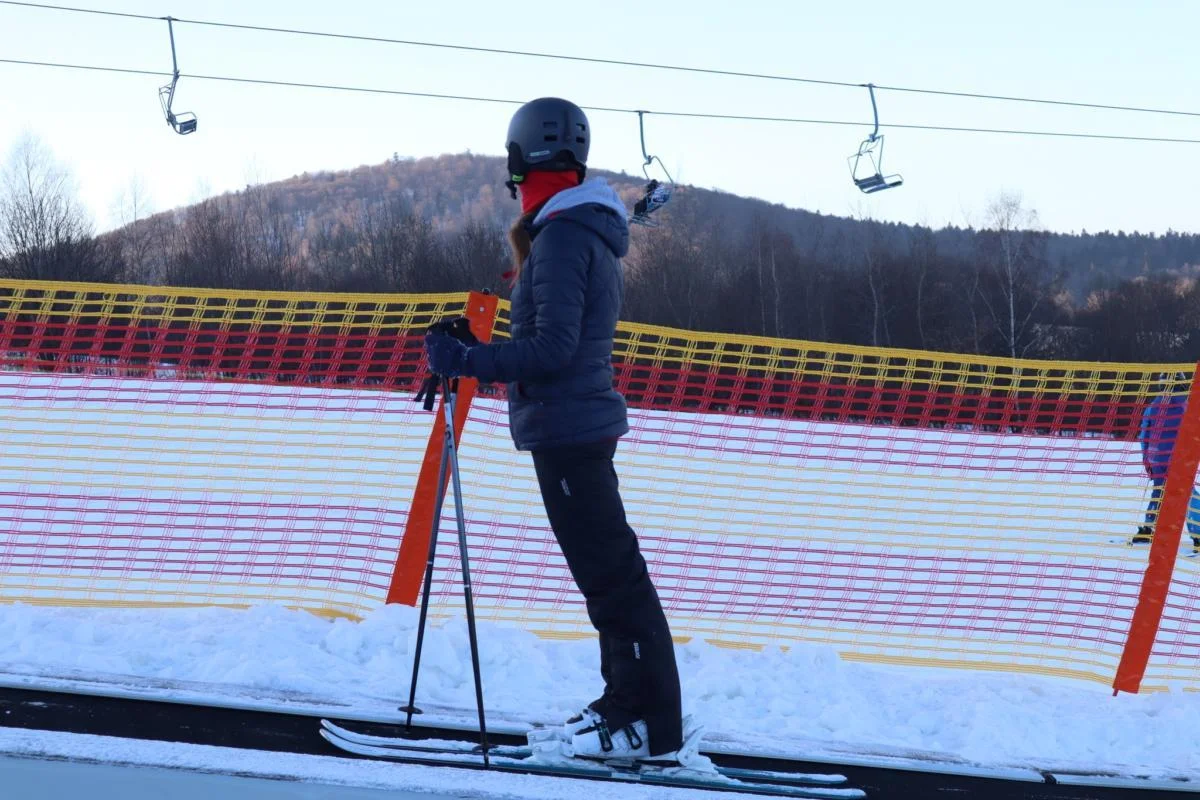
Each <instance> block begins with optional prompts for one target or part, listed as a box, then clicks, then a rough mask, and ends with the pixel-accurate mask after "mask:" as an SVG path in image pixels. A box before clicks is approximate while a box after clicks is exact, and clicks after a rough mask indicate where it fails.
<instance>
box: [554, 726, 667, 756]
mask: <svg viewBox="0 0 1200 800" xmlns="http://www.w3.org/2000/svg"><path fill="white" fill-rule="evenodd" d="M571 752H572V753H573V754H574V755H575V757H576V758H595V759H601V760H604V761H610V760H611V761H635V760H638V759H643V758H649V757H650V734H649V733H648V732H647V730H646V721H645V720H641V719H639V720H637V721H635V722H631V723H629V724H628V725H626V726H624V727H623V728H620V729H619V730H616V731H610V730H609V729H608V723H607V722H606V721H605V720H604V719H603V718H597V719H596V720H594V721H593V722H592V724H590V725H588V726H587V727H583V728H580V729H578V730H577V731H576V732H575V733H574V734H573V735H572V736H571Z"/></svg>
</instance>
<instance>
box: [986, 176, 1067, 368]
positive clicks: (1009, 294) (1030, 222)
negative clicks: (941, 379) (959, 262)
mask: <svg viewBox="0 0 1200 800" xmlns="http://www.w3.org/2000/svg"><path fill="white" fill-rule="evenodd" d="M987 216H988V220H987V226H986V227H985V228H984V229H983V230H981V231H980V232H979V237H978V239H977V256H978V259H979V260H978V263H979V267H980V269H981V271H982V275H981V276H980V277H981V279H982V280H981V281H980V282H979V283H978V284H977V285H976V287H975V291H976V293H977V295H978V297H979V299H980V300H981V301H982V303H983V306H984V308H985V309H986V310H987V316H988V318H989V319H990V321H991V323H992V326H993V331H994V332H995V334H996V335H997V337H998V339H999V344H1000V347H1001V350H1002V352H1003V354H1004V355H1006V356H1009V357H1011V358H1020V357H1021V356H1024V355H1026V354H1027V353H1028V352H1029V351H1030V349H1031V348H1033V347H1034V346H1035V345H1036V344H1037V338H1038V337H1037V329H1036V327H1035V325H1034V322H1035V320H1036V314H1037V312H1038V309H1039V307H1040V306H1041V305H1042V303H1043V301H1044V300H1045V299H1046V298H1047V297H1048V296H1049V293H1048V291H1047V289H1048V287H1049V284H1050V281H1049V276H1048V275H1047V274H1046V272H1047V270H1048V265H1047V263H1046V256H1045V252H1046V238H1047V237H1046V234H1045V233H1044V232H1041V231H1039V230H1038V228H1039V227H1040V226H1039V223H1038V217H1037V212H1035V211H1033V210H1031V209H1026V208H1025V207H1024V206H1023V205H1022V201H1021V197H1020V195H1016V194H1008V193H1005V194H1001V195H1000V196H999V197H998V198H997V199H996V200H994V201H993V202H992V203H991V205H990V206H989V207H988V212H987Z"/></svg>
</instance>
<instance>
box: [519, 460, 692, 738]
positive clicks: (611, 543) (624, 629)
mask: <svg viewBox="0 0 1200 800" xmlns="http://www.w3.org/2000/svg"><path fill="white" fill-rule="evenodd" d="M616 449H617V442H616V440H615V439H613V440H608V441H603V442H596V443H593V444H584V445H570V446H566V447H555V448H547V449H544V450H535V451H533V465H534V469H536V470H537V477H538V485H539V486H540V487H541V490H542V501H543V502H544V503H545V505H546V514H547V516H548V517H549V519H550V527H551V528H553V529H554V536H555V538H556V539H557V540H558V545H559V547H560V548H562V552H563V556H564V557H565V558H566V560H567V566H568V567H569V568H570V570H571V575H572V576H573V577H574V578H575V584H576V585H577V586H578V587H579V591H580V592H582V593H583V596H584V599H585V600H586V601H587V611H588V617H589V618H590V619H591V621H592V625H593V626H595V628H596V631H597V632H598V633H599V634H600V674H601V677H603V679H604V696H603V697H602V698H601V699H600V700H599V701H597V703H593V707H594V708H596V710H597V711H599V712H600V713H601V714H603V715H604V716H605V718H606V719H607V720H608V726H609V729H610V730H612V731H613V732H614V733H615V732H616V731H617V730H619V729H620V728H622V727H624V726H625V725H627V724H629V723H630V722H633V721H634V720H638V719H644V720H645V721H646V727H647V728H648V731H649V734H650V741H649V745H650V753H651V755H661V754H663V753H669V752H672V751H674V750H678V749H679V748H680V746H681V745H682V744H683V723H682V720H681V713H682V712H681V702H680V690H679V670H678V668H677V666H676V664H675V647H674V644H673V642H672V641H671V629H670V626H669V625H668V624H667V617H666V615H665V614H664V613H663V608H662V603H661V602H660V601H659V599H658V592H657V591H655V589H654V584H653V583H651V581H650V573H649V571H648V570H647V569H646V559H645V558H643V557H642V553H641V550H640V549H639V548H638V540H637V535H636V534H635V533H634V531H633V529H632V528H631V527H629V523H628V522H626V520H625V506H624V504H623V503H622V502H621V493H620V491H619V487H618V482H617V471H616V469H615V468H614V467H613V454H614V453H615V452H616Z"/></svg>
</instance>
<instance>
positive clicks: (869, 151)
mask: <svg viewBox="0 0 1200 800" xmlns="http://www.w3.org/2000/svg"><path fill="white" fill-rule="evenodd" d="M866 87H867V89H868V90H869V91H870V92H871V113H872V114H874V115H875V129H874V130H873V131H871V135H870V136H868V137H867V138H866V139H865V140H864V141H863V143H862V144H860V145H859V146H858V152H857V153H855V154H854V155H852V156H850V158H849V159H848V161H849V162H850V177H851V178H852V179H853V180H854V185H855V186H857V187H858V188H859V189H862V191H863V194H871V193H873V192H881V191H883V190H884V189H891V188H893V187H896V186H899V185H900V184H902V183H904V178H902V177H900V175H887V176H885V175H884V174H883V136H882V135H880V133H879V107H878V106H877V105H875V84H873V83H868V84H866ZM876 145H878V146H879V147H878V150H877V149H876ZM864 158H865V159H867V163H868V164H870V165H871V170H872V172H871V173H870V174H863V176H862V177H859V174H860V173H859V166H860V164H861V162H862V160H863V159H864Z"/></svg>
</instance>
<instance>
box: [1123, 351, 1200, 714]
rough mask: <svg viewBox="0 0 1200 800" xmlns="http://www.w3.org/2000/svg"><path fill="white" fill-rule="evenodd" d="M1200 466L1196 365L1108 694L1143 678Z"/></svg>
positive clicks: (1199, 397) (1198, 371)
mask: <svg viewBox="0 0 1200 800" xmlns="http://www.w3.org/2000/svg"><path fill="white" fill-rule="evenodd" d="M1198 466H1200V364H1198V365H1197V367H1196V373H1195V374H1194V375H1193V377H1192V388H1191V391H1190V392H1189V393H1188V400H1187V410H1186V411H1185V413H1184V415H1183V419H1182V420H1181V421H1180V423H1179V431H1178V433H1177V434H1176V439H1175V446H1174V447H1173V448H1172V450H1171V461H1170V463H1169V464H1168V466H1167V480H1166V483H1165V484H1164V485H1163V496H1162V503H1161V505H1160V506H1159V509H1158V520H1157V522H1156V523H1155V527H1154V538H1153V540H1152V542H1151V545H1150V559H1149V562H1148V563H1147V564H1146V574H1145V576H1144V577H1143V578H1142V589H1141V592H1140V593H1139V594H1138V602H1137V606H1136V607H1135V608H1134V611H1133V620H1132V621H1131V622H1130V624H1129V637H1128V638H1127V639H1126V641H1125V650H1124V652H1123V653H1122V654H1121V663H1120V665H1119V666H1118V667H1117V675H1116V677H1115V678H1114V679H1113V694H1114V695H1115V694H1117V693H1118V692H1133V693H1136V692H1137V691H1138V689H1139V688H1141V685H1142V677H1143V676H1144V675H1145V674H1146V665H1147V664H1148V663H1149V661H1150V651H1151V649H1152V648H1153V647H1154V640H1155V638H1156V637H1157V636H1158V626H1159V623H1160V622H1161V621H1162V613H1163V606H1164V605H1166V601H1167V593H1168V592H1169V591H1170V589H1171V578H1172V576H1173V574H1174V572H1175V560H1176V558H1177V557H1178V555H1179V539H1180V537H1181V536H1182V535H1183V525H1184V520H1185V518H1186V516H1187V510H1188V504H1189V502H1190V501H1191V497H1192V487H1193V486H1194V485H1195V483H1196V469H1197V467H1198Z"/></svg>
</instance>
